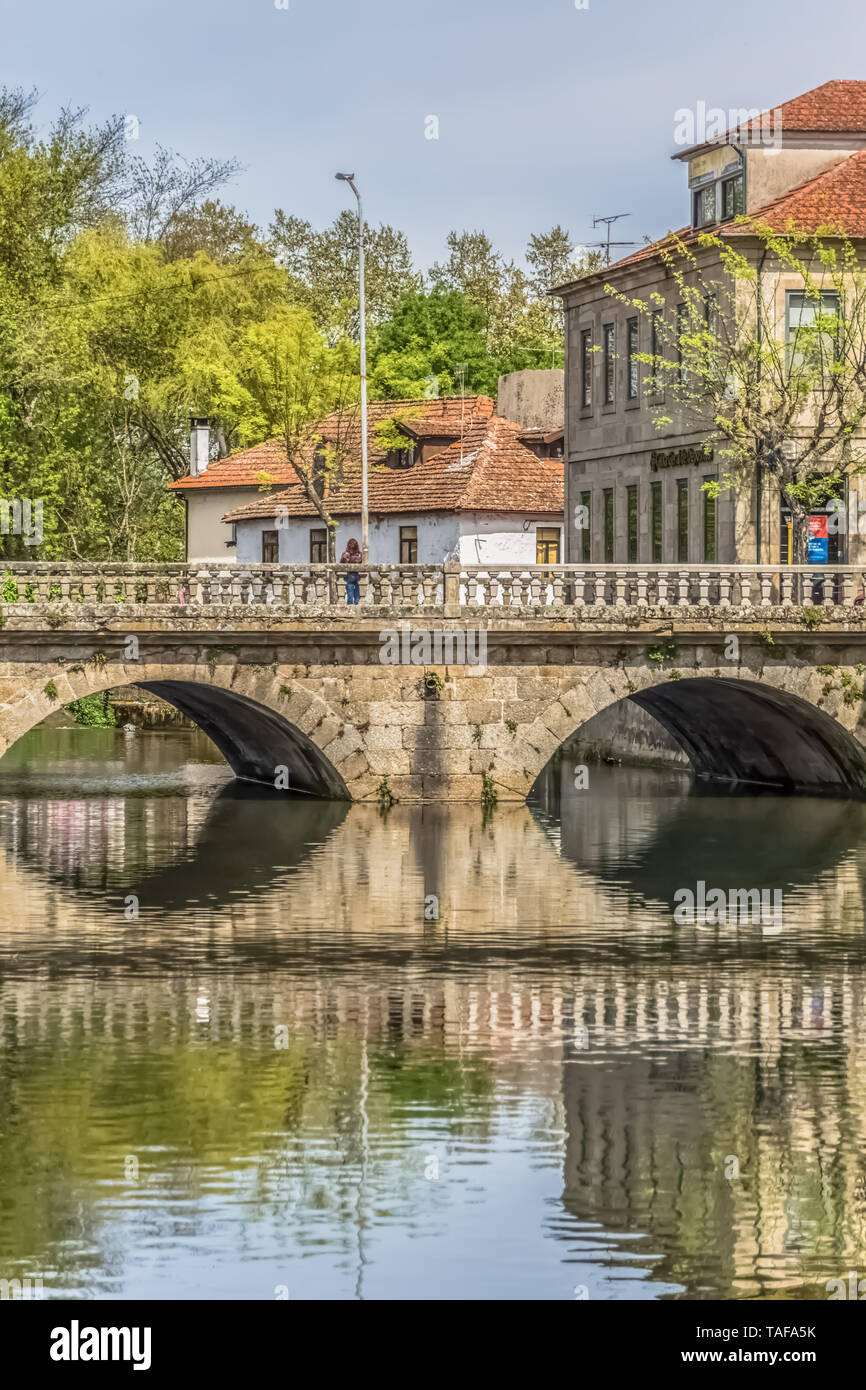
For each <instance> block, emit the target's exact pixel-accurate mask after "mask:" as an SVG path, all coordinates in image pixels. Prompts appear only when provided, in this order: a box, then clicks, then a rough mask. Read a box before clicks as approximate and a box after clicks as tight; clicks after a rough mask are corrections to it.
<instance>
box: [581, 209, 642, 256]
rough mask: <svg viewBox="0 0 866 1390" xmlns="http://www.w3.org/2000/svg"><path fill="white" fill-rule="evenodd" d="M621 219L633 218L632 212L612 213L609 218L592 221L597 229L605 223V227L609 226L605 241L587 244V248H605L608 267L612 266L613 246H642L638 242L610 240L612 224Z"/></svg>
mask: <svg viewBox="0 0 866 1390" xmlns="http://www.w3.org/2000/svg"><path fill="white" fill-rule="evenodd" d="M621 217H631V213H630V212H612V213H610V215H609V216H606V217H594V218H593V219H592V225H593V227H597V226H598V225H599V223H601V222H604V223H605V225H606V226H607V239H606V240H605V241H588V242H586V245H587V246H598V247H604V263H605V265H606V266H608V265H610V248H611V247H612V246H639V245H640V242H638V241H611V239H610V228H611V224H612V223H613V222H618V221H619V219H620V218H621Z"/></svg>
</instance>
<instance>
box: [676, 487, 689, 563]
mask: <svg viewBox="0 0 866 1390" xmlns="http://www.w3.org/2000/svg"><path fill="white" fill-rule="evenodd" d="M677 559H678V560H679V562H680V564H681V565H687V564H688V563H689V480H688V478H677Z"/></svg>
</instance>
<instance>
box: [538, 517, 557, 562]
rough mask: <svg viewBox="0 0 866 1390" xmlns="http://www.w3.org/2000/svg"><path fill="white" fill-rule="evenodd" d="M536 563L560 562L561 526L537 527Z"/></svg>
mask: <svg viewBox="0 0 866 1390" xmlns="http://www.w3.org/2000/svg"><path fill="white" fill-rule="evenodd" d="M535 563H536V564H537V565H558V564H559V527H558V526H537V527H536V529H535Z"/></svg>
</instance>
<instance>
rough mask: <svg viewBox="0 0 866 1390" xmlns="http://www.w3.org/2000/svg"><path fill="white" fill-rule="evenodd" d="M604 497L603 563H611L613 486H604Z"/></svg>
mask: <svg viewBox="0 0 866 1390" xmlns="http://www.w3.org/2000/svg"><path fill="white" fill-rule="evenodd" d="M602 497H603V499H604V563H605V564H606V565H612V564H613V488H612V487H606V488H605V489H604V492H603V493H602Z"/></svg>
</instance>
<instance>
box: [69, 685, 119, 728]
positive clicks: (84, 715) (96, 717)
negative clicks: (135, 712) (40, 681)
mask: <svg viewBox="0 0 866 1390" xmlns="http://www.w3.org/2000/svg"><path fill="white" fill-rule="evenodd" d="M66 708H67V710H68V711H69V713H70V714H71V715H72V717H73V719H74V720H75V722H76V724H84V725H87V726H88V727H89V728H100V729H105V728H114V725H115V723H116V720H115V715H114V710H113V708H112V706H111V705H110V704H109V702H108V693H107V691H106V692H104V693H103V694H101V695H82V696H81V698H80V699H79V700H73V701H72V703H71V704H69V705H67V706H66Z"/></svg>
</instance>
